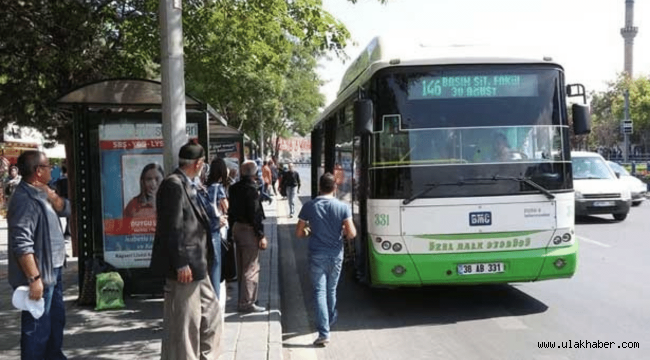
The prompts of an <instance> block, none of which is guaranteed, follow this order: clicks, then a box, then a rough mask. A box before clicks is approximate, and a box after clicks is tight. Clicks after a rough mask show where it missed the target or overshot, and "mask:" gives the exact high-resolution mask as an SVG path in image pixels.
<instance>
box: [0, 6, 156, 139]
mask: <svg viewBox="0 0 650 360" xmlns="http://www.w3.org/2000/svg"><path fill="white" fill-rule="evenodd" d="M128 9H129V8H128V7H126V2H121V3H120V2H114V1H108V0H104V1H99V0H94V1H93V0H87V1H78V0H57V1H48V0H21V1H9V2H6V4H4V7H3V10H2V12H0V126H2V127H3V128H4V127H5V126H6V125H7V124H8V123H12V122H13V123H16V124H18V125H22V126H31V127H35V128H37V129H38V130H40V131H42V132H43V133H44V134H45V135H46V136H55V135H57V133H58V132H59V131H58V130H60V129H61V127H63V126H65V125H66V124H69V118H68V116H67V114H66V113H64V112H61V111H60V110H59V109H58V107H57V104H56V100H57V99H58V97H59V96H61V95H63V94H64V93H65V92H67V91H69V90H72V89H73V88H75V87H77V86H79V85H82V84H84V83H87V82H90V81H94V80H98V79H102V78H108V77H115V76H125V77H126V76H133V77H146V76H147V75H148V72H147V67H148V64H149V63H150V59H151V55H150V54H151V51H150V50H149V49H146V48H142V49H140V48H133V47H125V46H124V44H125V43H127V42H128V41H127V40H128V32H125V31H121V27H122V26H123V25H125V23H126V22H128V20H129V19H130V18H131V17H132V16H133V14H134V13H132V12H131V11H129V10H128Z"/></svg>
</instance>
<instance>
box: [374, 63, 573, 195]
mask: <svg viewBox="0 0 650 360" xmlns="http://www.w3.org/2000/svg"><path fill="white" fill-rule="evenodd" d="M560 76H561V72H560V70H559V69H557V68H544V67H541V66H538V65H536V66H534V67H530V66H528V67H527V66H523V65H521V66H508V67H507V68H506V67H503V66H496V65H494V66H487V65H486V66H472V67H471V68H469V67H468V66H464V67H459V66H453V67H451V66H449V67H434V68H432V67H429V68H426V70H423V69H420V68H415V69H414V68H399V69H394V68H393V69H390V70H389V71H385V72H384V73H381V74H379V76H377V78H376V82H375V88H374V90H375V91H374V96H375V97H376V101H375V104H376V108H375V109H376V116H375V122H374V127H373V130H374V132H373V136H372V142H371V147H372V150H371V154H370V159H371V162H370V169H371V170H372V171H373V173H372V174H371V186H372V184H373V183H374V184H376V185H377V187H376V188H374V189H373V191H371V192H373V193H374V196H377V197H380V198H403V197H406V198H408V197H410V196H412V194H413V193H416V192H418V191H420V190H421V189H423V188H424V187H425V184H427V183H430V182H431V181H432V179H435V180H436V182H441V183H453V182H458V181H462V179H467V178H477V177H485V176H495V175H499V176H511V177H522V176H531V175H537V176H540V178H539V179H538V180H536V181H539V182H540V183H542V185H543V186H544V187H545V188H548V189H550V190H561V189H570V187H571V181H570V175H568V173H569V172H570V161H569V151H570V146H569V144H568V125H567V123H566V119H565V117H566V111H563V109H564V106H565V105H564V102H563V100H562V99H563V96H564V95H563V93H562V92H561V78H560ZM387 180H391V181H390V182H388V183H387ZM396 182H397V183H398V185H395V186H393V185H392V184H394V183H396ZM519 191H522V192H529V191H533V189H531V188H529V187H527V186H524V185H517V184H506V183H504V184H499V185H494V186H485V185H476V186H464V187H463V188H462V189H460V188H459V189H456V190H452V191H450V190H449V189H444V190H443V189H440V190H435V189H434V190H433V191H431V193H430V195H429V196H430V197H438V196H442V197H445V196H481V195H505V194H512V193H513V192H514V193H516V192H519Z"/></svg>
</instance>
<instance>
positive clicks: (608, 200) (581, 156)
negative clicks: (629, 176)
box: [571, 151, 632, 221]
mask: <svg viewBox="0 0 650 360" xmlns="http://www.w3.org/2000/svg"><path fill="white" fill-rule="evenodd" d="M571 163H572V165H573V188H574V189H575V202H576V209H575V211H576V216H582V215H594V214H612V216H614V219H616V220H619V221H622V220H625V218H626V217H627V214H628V212H630V205H631V203H632V198H631V195H630V190H629V189H628V188H627V186H626V185H625V183H624V182H623V181H621V180H619V179H618V177H617V176H616V174H615V173H614V171H613V170H612V169H611V168H610V167H609V166H608V165H607V163H606V162H605V159H603V157H602V156H600V155H599V154H598V153H593V152H584V151H572V152H571Z"/></svg>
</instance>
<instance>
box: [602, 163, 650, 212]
mask: <svg viewBox="0 0 650 360" xmlns="http://www.w3.org/2000/svg"><path fill="white" fill-rule="evenodd" d="M607 165H609V167H610V168H612V170H614V173H616V175H617V176H618V177H619V179H621V181H623V182H624V183H625V184H626V185H627V188H628V189H630V193H631V195H632V206H639V205H641V202H643V200H645V196H646V193H647V192H648V184H646V183H644V182H643V181H641V180H639V179H638V178H636V177H635V176H632V175H630V173H629V172H627V169H625V168H624V167H622V166H621V165H619V164H617V163H615V162H613V161H608V162H607Z"/></svg>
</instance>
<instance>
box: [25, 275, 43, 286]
mask: <svg viewBox="0 0 650 360" xmlns="http://www.w3.org/2000/svg"><path fill="white" fill-rule="evenodd" d="M40 278H41V274H38V275H36V276H30V277H28V278H27V282H28V283H30V284H31V283H33V282H34V281H36V280H38V279H40Z"/></svg>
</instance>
